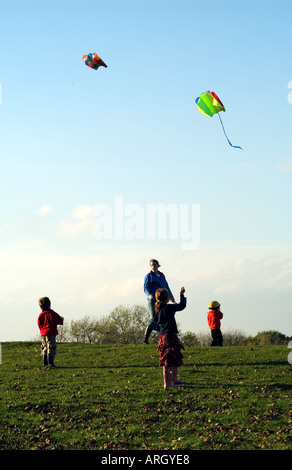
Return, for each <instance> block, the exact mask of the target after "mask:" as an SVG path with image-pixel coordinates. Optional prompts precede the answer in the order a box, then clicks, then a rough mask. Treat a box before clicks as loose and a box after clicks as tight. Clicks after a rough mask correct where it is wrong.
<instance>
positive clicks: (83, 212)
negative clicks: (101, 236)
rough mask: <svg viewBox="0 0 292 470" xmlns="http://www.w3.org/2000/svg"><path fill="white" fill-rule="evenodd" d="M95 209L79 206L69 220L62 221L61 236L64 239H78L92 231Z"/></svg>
mask: <svg viewBox="0 0 292 470" xmlns="http://www.w3.org/2000/svg"><path fill="white" fill-rule="evenodd" d="M92 224H93V208H92V207H90V206H87V205H79V206H77V207H76V208H75V209H74V210H73V211H72V212H71V214H70V216H69V218H68V219H64V220H62V221H61V224H60V230H59V234H60V235H61V236H62V237H78V236H80V235H84V234H89V233H91V231H92Z"/></svg>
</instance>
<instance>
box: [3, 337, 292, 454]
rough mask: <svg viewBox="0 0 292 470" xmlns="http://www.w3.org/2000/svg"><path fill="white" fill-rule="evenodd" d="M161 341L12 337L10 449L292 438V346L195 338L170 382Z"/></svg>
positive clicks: (6, 416)
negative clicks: (50, 357) (49, 350)
mask: <svg viewBox="0 0 292 470" xmlns="http://www.w3.org/2000/svg"><path fill="white" fill-rule="evenodd" d="M156 349H157V346H156V345H142V344H141V345H137V346H134V345H131V346H126V345H125V346H105V345H104V346H97V345H91V344H80V343H68V344H63V343H61V344H59V345H58V352H57V357H56V364H57V365H58V366H60V367H59V368H58V369H48V368H42V367H41V357H40V343H2V353H3V354H2V362H3V363H2V365H0V374H1V376H0V377H1V378H0V405H1V407H0V410H1V412H0V413H1V414H0V422H1V427H0V449H2V450H16V449H18V450H43V449H50V450H53V449H54V450H59V449H60V450H77V449H78V450H92V449H95V450H101V449H103V450H104V449H106V450H138V449H143V450H146V449H147V450H149V449H151V450H167V449H168V450H178V449H181V450H182V449H184V450H210V449H221V450H237V449H238V450H240V449H241V450H254V449H268V450H285V449H291V448H292V438H291V436H292V433H291V430H292V427H291V370H292V366H291V365H289V363H288V361H287V356H288V352H289V351H288V349H287V347H286V346H266V347H252V348H251V347H248V346H244V347H239V346H238V347H222V348H209V347H204V348H201V347H188V348H186V349H185V350H184V351H183V354H184V365H183V366H182V367H181V368H180V369H179V375H180V376H181V377H182V378H184V379H185V380H186V381H187V384H186V385H185V386H181V387H178V388H176V389H172V390H168V391H164V389H163V379H162V369H161V368H160V367H159V366H158V353H157V351H156Z"/></svg>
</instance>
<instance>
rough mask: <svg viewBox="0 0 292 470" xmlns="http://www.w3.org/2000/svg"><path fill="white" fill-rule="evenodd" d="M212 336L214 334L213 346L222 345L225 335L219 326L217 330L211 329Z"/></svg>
mask: <svg viewBox="0 0 292 470" xmlns="http://www.w3.org/2000/svg"><path fill="white" fill-rule="evenodd" d="M211 336H212V343H211V346H222V344H223V336H222V333H221V330H220V329H219V328H218V329H216V330H211Z"/></svg>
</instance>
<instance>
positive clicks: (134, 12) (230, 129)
mask: <svg viewBox="0 0 292 470" xmlns="http://www.w3.org/2000/svg"><path fill="white" fill-rule="evenodd" d="M291 15H292V5H291V2H290V1H278V2H276V1H270V2H268V4H267V3H266V2H264V1H257V0H253V1H249V0H247V1H236V2H235V1H224V0H223V1H221V2H219V3H218V2H217V1H212V0H211V1H210V2H209V3H208V7H206V3H205V2H203V1H195V0H193V1H188V0H181V1H180V2H176V1H172V0H168V1H164V0H155V1H151V0H150V1H144V0H139V1H137V0H135V1H129V0H123V1H117V0H116V1H114V0H107V1H86V0H85V1H84V0H83V1H82V2H81V1H76V0H75V1H74V0H73V1H72V0H70V2H69V1H65V0H58V1H55V0H52V1H51V2H49V3H44V2H38V1H26V2H25V3H24V2H22V1H13V0H12V1H10V2H9V3H7V4H6V5H5V6H3V5H2V6H1V29H0V31H1V33H0V35H1V41H0V54H1V68H0V83H1V104H0V156H1V166H2V168H1V186H0V188H1V189H0V191H1V214H0V237H1V238H0V239H1V247H0V250H1V270H0V276H1V289H0V300H1V338H0V340H1V341H8V340H26V339H30V338H32V337H36V336H37V334H38V330H37V327H36V318H37V316H38V313H39V308H38V298H39V297H41V296H43V295H48V296H49V297H50V298H51V300H52V307H53V308H54V309H55V310H56V311H57V312H58V313H60V314H61V315H63V316H64V317H65V319H66V321H68V322H70V321H71V319H78V318H82V317H83V316H84V315H90V316H96V317H97V318H98V317H100V316H103V315H106V314H108V313H109V311H110V310H111V309H113V308H114V307H116V306H117V305H120V304H129V305H132V304H134V303H138V304H145V305H146V298H145V295H144V292H143V279H144V276H145V274H146V273H147V272H148V270H149V265H148V263H149V259H150V258H153V257H154V258H157V259H158V260H159V261H160V264H161V270H162V271H163V272H164V273H165V275H166V277H167V279H168V281H169V284H170V285H171V288H172V290H173V292H174V293H176V292H177V293H178V292H179V288H180V286H181V285H184V286H185V288H186V295H187V297H188V307H187V309H186V310H185V311H184V312H181V313H180V314H178V321H179V323H180V326H181V329H182V330H183V331H187V330H191V331H194V332H203V331H208V329H207V323H206V313H207V306H208V303H209V301H210V300H213V299H216V300H219V301H220V302H221V304H222V311H223V313H224V319H223V321H222V331H223V332H224V329H225V330H227V329H241V330H243V331H244V332H245V333H247V334H252V335H254V334H256V333H257V332H258V331H263V330H269V329H275V330H278V331H281V332H282V333H284V334H286V335H291V312H290V302H291V287H292V250H291V232H292V218H291V202H290V201H291V196H290V194H291V175H292V173H291V172H292V137H291V124H292V104H291V100H290V102H289V99H288V95H289V92H291V86H290V88H289V82H291V80H292V66H291V55H292V49H291ZM89 52H97V53H98V54H99V55H100V56H101V57H102V59H103V60H104V61H105V62H106V64H107V65H108V68H107V69H105V68H100V69H99V70H97V71H94V70H91V69H89V68H88V67H86V66H85V65H84V63H83V61H82V56H83V54H86V53H89ZM206 90H214V91H215V92H216V93H217V94H218V95H219V97H220V98H221V100H222V101H223V103H224V105H225V107H226V112H225V113H222V120H223V123H224V126H225V129H226V132H227V135H228V137H229V139H230V140H231V142H232V143H233V144H234V145H240V146H241V147H242V148H243V151H241V150H237V149H233V148H232V147H230V146H229V145H228V142H227V140H226V139H225V136H224V134H223V132H222V128H221V125H220V122H219V120H218V119H217V116H214V117H213V118H212V119H211V118H208V117H205V116H203V115H202V114H201V113H199V112H198V111H197V109H196V105H195V99H196V98H197V97H198V96H199V94H200V93H201V92H203V91H206ZM116 197H122V198H123V201H124V204H125V205H126V206H127V205H130V204H136V205H139V207H141V208H142V209H145V210H146V207H147V205H149V204H158V203H160V204H164V205H167V204H169V203H172V204H175V205H177V206H178V205H179V204H187V205H189V206H191V205H192V204H199V205H200V245H199V248H198V249H196V250H192V251H185V250H182V248H181V241H180V240H169V239H165V240H149V239H147V237H145V239H144V240H126V239H123V240H117V239H115V238H113V239H112V240H108V239H105V240H97V239H96V238H94V236H93V233H92V227H93V225H94V222H95V218H94V215H93V208H94V207H95V206H96V205H98V204H106V205H108V206H109V207H110V208H111V209H112V210H113V211H114V202H115V198H116Z"/></svg>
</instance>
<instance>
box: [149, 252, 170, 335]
mask: <svg viewBox="0 0 292 470" xmlns="http://www.w3.org/2000/svg"><path fill="white" fill-rule="evenodd" d="M150 268H151V271H150V273H148V274H146V276H145V278H144V292H145V294H146V296H147V300H148V308H149V312H150V315H151V320H150V322H149V323H148V326H147V328H146V331H145V337H144V340H143V343H145V344H149V343H148V339H149V336H150V334H151V331H153V330H154V331H160V328H159V325H158V324H157V323H155V321H154V319H153V317H154V314H155V292H156V291H157V289H159V288H164V289H167V290H168V292H169V298H170V300H171V301H172V302H173V303H176V302H175V300H174V297H173V295H172V293H171V290H170V288H169V285H168V283H167V280H166V278H165V276H164V274H163V273H162V272H161V271H159V270H158V268H160V264H159V263H158V261H157V260H156V259H151V260H150Z"/></svg>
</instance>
